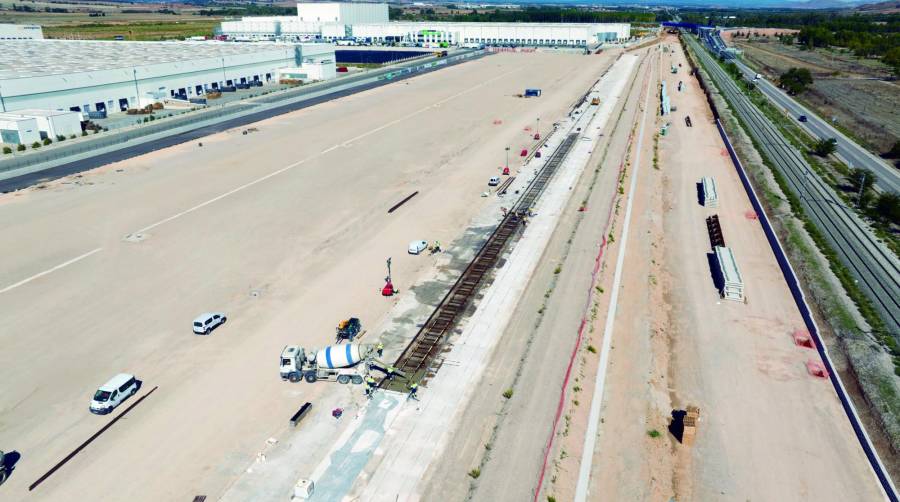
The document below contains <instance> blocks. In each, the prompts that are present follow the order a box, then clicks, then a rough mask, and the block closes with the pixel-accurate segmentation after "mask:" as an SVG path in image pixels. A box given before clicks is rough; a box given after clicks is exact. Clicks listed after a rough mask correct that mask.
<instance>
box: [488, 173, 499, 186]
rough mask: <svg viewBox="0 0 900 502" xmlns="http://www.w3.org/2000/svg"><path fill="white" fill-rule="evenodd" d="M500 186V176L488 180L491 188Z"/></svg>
mask: <svg viewBox="0 0 900 502" xmlns="http://www.w3.org/2000/svg"><path fill="white" fill-rule="evenodd" d="M499 184H500V176H491V179H489V180H488V186H489V187H495V186H497V185H499Z"/></svg>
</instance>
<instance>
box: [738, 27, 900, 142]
mask: <svg viewBox="0 0 900 502" xmlns="http://www.w3.org/2000/svg"><path fill="white" fill-rule="evenodd" d="M736 45H737V47H739V48H740V49H741V50H743V51H744V55H743V60H744V61H745V62H746V63H748V64H749V65H751V66H752V67H754V68H756V69H757V71H759V72H760V73H763V74H765V75H766V76H767V77H768V78H771V79H772V80H773V81H774V80H776V79H777V77H778V75H781V74H782V73H784V72H785V71H787V70H788V69H790V68H807V69H809V70H810V72H812V74H813V84H812V86H811V87H810V89H809V90H808V91H807V92H804V93H803V94H801V95H800V96H797V98H798V99H799V100H800V101H802V102H803V103H804V104H806V105H807V106H810V107H811V108H813V109H815V110H816V111H817V112H818V113H819V115H821V116H823V117H826V118H834V120H835V121H836V124H837V125H838V126H840V127H842V128H843V130H844V131H849V132H851V133H852V135H853V136H854V137H856V138H858V139H860V140H861V141H862V142H864V143H866V144H868V145H870V147H871V148H873V149H874V150H875V151H876V153H880V152H885V151H887V150H889V149H890V148H891V147H892V146H893V144H894V142H896V141H897V140H898V138H900V86H898V85H897V83H896V82H892V81H886V80H883V79H885V78H886V77H888V76H890V69H889V68H888V67H887V66H885V65H883V64H881V63H880V62H877V61H874V60H869V59H857V58H854V57H853V56H852V55H849V54H839V53H836V52H834V51H823V50H815V51H803V50H799V49H797V48H795V47H789V46H786V45H784V44H781V43H778V42H774V41H773V42H760V41H756V40H754V41H751V42H749V43H748V42H746V41H744V40H743V39H741V41H740V42H737V43H736Z"/></svg>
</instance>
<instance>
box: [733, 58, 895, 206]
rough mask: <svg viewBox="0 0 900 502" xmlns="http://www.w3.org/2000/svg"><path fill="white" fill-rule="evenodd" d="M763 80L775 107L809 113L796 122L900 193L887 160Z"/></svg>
mask: <svg viewBox="0 0 900 502" xmlns="http://www.w3.org/2000/svg"><path fill="white" fill-rule="evenodd" d="M734 62H735V64H737V67H738V68H740V70H741V71H742V72H743V73H744V76H745V77H747V79H748V80H752V79H753V77H754V76H755V75H756V71H754V70H752V69H750V67H748V66H747V65H745V64H744V63H742V62H740V61H738V60H734ZM760 80H761V81H760V82H759V83H758V85H757V89H759V90H760V91H762V93H763V94H765V95H766V97H768V98H769V100H771V101H772V102H773V103H775V105H776V106H778V107H779V108H781V109H783V110H786V111H787V113H788V115H790V116H791V117H793V118H794V119H795V120H796V119H797V117H799V116H800V115H806V117H807V119H808V120H807V122H799V121H798V122H797V123H798V124H799V125H800V126H801V127H803V128H804V129H806V131H807V132H808V133H809V134H810V135H811V136H812V137H814V138H817V139H826V138H834V139H836V140H837V154H838V155H839V156H840V157H841V158H842V159H843V160H844V162H846V163H847V165H849V166H850V167H854V168H857V167H859V168H864V169H868V170H870V171H872V172H873V173H875V176H877V177H878V182H877V183H876V185H877V186H878V187H879V188H881V189H882V190H886V191H890V192H894V193H900V171H898V170H897V169H896V168H895V167H893V166H891V165H890V164H888V163H887V162H885V161H883V160H881V159H879V158H878V157H876V156H875V155H873V154H872V153H870V152H869V151H868V150H866V149H865V148H863V147H861V146H859V145H858V144H856V143H855V142H854V141H853V140H851V139H850V138H848V137H847V136H844V134H842V133H841V132H840V131H838V130H837V129H835V128H834V127H831V125H829V124H828V122H826V121H825V120H823V119H821V118H820V117H819V116H818V115H816V114H815V113H813V112H811V111H810V110H809V109H808V108H806V107H804V106H803V105H801V104H800V103H798V102H797V101H796V100H795V99H794V98H792V97H790V96H788V95H787V94H786V93H785V92H784V91H782V90H781V89H779V88H778V87H776V86H775V85H774V84H773V83H771V82H769V81H768V80H765V79H760Z"/></svg>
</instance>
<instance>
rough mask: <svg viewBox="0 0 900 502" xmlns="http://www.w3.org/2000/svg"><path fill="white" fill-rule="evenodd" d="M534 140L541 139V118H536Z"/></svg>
mask: <svg viewBox="0 0 900 502" xmlns="http://www.w3.org/2000/svg"><path fill="white" fill-rule="evenodd" d="M534 139H536V140H538V139H541V118H540V117H538V118H537V126H536V127H535V128H534Z"/></svg>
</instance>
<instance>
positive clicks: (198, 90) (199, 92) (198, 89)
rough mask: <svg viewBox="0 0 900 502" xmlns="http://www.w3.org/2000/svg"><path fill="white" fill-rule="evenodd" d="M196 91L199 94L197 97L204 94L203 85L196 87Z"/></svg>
mask: <svg viewBox="0 0 900 502" xmlns="http://www.w3.org/2000/svg"><path fill="white" fill-rule="evenodd" d="M194 90H195V91H196V92H197V95H198V96H199V95H201V94H203V86H202V85H196V86H194Z"/></svg>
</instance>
